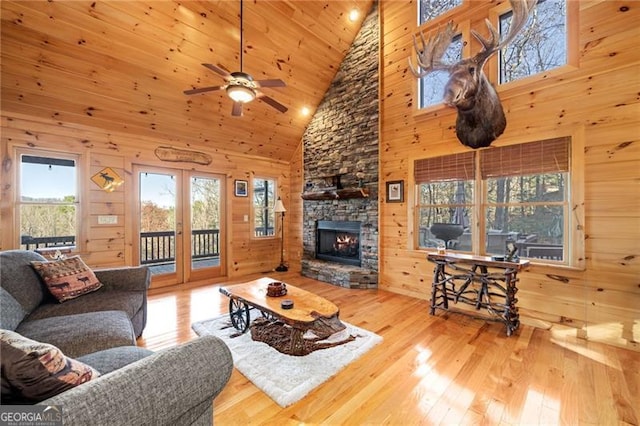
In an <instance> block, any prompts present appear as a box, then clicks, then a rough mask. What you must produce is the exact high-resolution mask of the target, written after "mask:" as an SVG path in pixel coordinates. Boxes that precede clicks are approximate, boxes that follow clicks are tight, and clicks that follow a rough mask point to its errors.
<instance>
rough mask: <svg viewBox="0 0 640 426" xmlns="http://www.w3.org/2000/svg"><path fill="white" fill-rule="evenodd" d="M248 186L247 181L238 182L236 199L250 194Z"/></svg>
mask: <svg viewBox="0 0 640 426" xmlns="http://www.w3.org/2000/svg"><path fill="white" fill-rule="evenodd" d="M248 185H249V183H248V182H247V181H246V180H236V197H246V196H247V195H248V194H249V190H248Z"/></svg>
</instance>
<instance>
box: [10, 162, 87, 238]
mask: <svg viewBox="0 0 640 426" xmlns="http://www.w3.org/2000/svg"><path fill="white" fill-rule="evenodd" d="M19 158H20V166H19V173H20V177H19V182H20V185H19V194H18V199H17V203H16V208H17V212H16V213H17V216H18V217H19V221H20V225H19V227H20V247H21V248H23V249H27V250H34V249H36V248H40V247H51V246H69V245H75V243H76V241H77V235H78V223H77V216H78V208H77V206H78V190H77V181H78V179H77V163H78V158H77V156H73V155H59V154H53V153H42V152H38V153H35V152H33V153H32V152H22V153H19Z"/></svg>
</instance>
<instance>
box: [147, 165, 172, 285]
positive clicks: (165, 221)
mask: <svg viewBox="0 0 640 426" xmlns="http://www.w3.org/2000/svg"><path fill="white" fill-rule="evenodd" d="M175 248H176V177H175V176H174V175H172V174H161V173H146V172H145V173H140V263H141V264H143V265H149V266H150V269H151V273H152V274H166V273H172V272H175V270H176V269H175V256H176V252H175Z"/></svg>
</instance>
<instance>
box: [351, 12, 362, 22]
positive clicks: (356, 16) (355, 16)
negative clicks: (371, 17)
mask: <svg viewBox="0 0 640 426" xmlns="http://www.w3.org/2000/svg"><path fill="white" fill-rule="evenodd" d="M358 16H360V12H358V9H351V12H349V20H350V21H351V22H355V21H356V19H358Z"/></svg>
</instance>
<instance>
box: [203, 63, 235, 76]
mask: <svg viewBox="0 0 640 426" xmlns="http://www.w3.org/2000/svg"><path fill="white" fill-rule="evenodd" d="M202 65H204V66H205V67H207V68H209V69H210V70H211V71H213V72H215V73H218V74H220V75H221V76H223V77H229V76H230V75H231V74H230V73H228V72H227V71H225V70H223V69H222V68H220V67H217V66H215V65H213V64H202Z"/></svg>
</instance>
